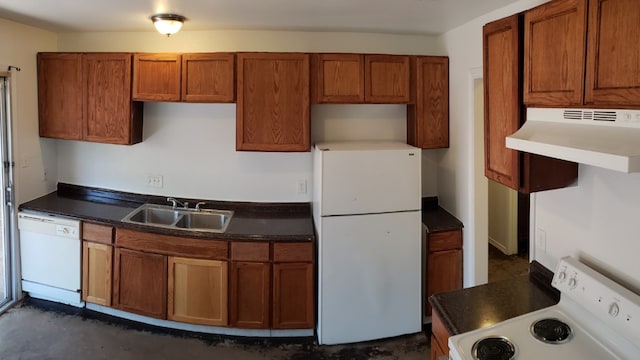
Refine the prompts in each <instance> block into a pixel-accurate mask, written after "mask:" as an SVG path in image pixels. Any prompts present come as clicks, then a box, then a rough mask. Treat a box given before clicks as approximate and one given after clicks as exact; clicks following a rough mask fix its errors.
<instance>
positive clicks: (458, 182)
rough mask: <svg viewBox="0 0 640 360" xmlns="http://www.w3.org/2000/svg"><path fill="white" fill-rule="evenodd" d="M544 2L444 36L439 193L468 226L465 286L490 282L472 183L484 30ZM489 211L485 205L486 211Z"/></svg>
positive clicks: (521, 4)
mask: <svg viewBox="0 0 640 360" xmlns="http://www.w3.org/2000/svg"><path fill="white" fill-rule="evenodd" d="M544 2H546V0H520V1H517V2H514V3H513V4H511V5H509V6H506V7H504V8H501V9H498V10H496V11H493V12H491V13H488V14H485V15H483V16H481V17H478V18H476V19H474V20H472V21H470V22H468V23H466V24H464V25H462V26H460V27H458V28H456V29H454V30H451V31H449V32H447V33H445V34H443V35H442V36H441V39H440V40H441V41H442V43H443V44H444V45H443V46H444V48H445V53H446V54H447V55H448V56H449V72H450V77H449V93H450V94H451V103H450V105H449V109H450V112H449V114H450V122H451V124H450V129H451V148H450V149H449V151H443V152H441V153H440V154H439V161H438V170H437V171H438V194H439V196H440V199H441V200H440V202H441V205H442V206H443V207H444V208H446V209H447V210H449V211H450V212H451V213H452V214H454V215H455V216H456V217H458V218H459V219H460V220H461V221H462V223H463V224H464V232H463V241H464V243H463V253H464V273H463V277H464V286H473V285H477V284H482V283H485V282H487V256H488V255H487V240H486V237H483V238H478V237H477V236H476V231H475V227H476V224H475V222H476V220H475V207H476V194H475V191H476V190H475V185H474V179H475V176H474V165H473V161H474V157H475V153H476V151H475V147H474V142H475V139H474V123H473V121H474V114H473V78H474V76H475V73H476V72H477V69H478V68H482V26H484V24H486V23H488V22H491V21H493V20H497V19H500V18H503V17H506V16H509V15H512V14H515V13H518V12H521V11H523V10H526V9H529V8H532V7H534V6H536V5H539V4H541V3H544ZM485 208H486V207H485Z"/></svg>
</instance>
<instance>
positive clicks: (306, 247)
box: [273, 243, 313, 262]
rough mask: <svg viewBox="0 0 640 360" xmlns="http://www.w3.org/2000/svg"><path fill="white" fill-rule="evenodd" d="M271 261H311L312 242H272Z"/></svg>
mask: <svg viewBox="0 0 640 360" xmlns="http://www.w3.org/2000/svg"><path fill="white" fill-rule="evenodd" d="M273 261H274V262H296V261H304V262H312V261H313V244H312V243H274V244H273Z"/></svg>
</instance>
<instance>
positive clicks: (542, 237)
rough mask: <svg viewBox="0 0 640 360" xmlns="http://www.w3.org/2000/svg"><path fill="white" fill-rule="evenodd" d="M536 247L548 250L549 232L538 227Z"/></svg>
mask: <svg viewBox="0 0 640 360" xmlns="http://www.w3.org/2000/svg"><path fill="white" fill-rule="evenodd" d="M536 248H538V249H540V250H542V252H547V232H546V231H544V230H542V229H540V228H536Z"/></svg>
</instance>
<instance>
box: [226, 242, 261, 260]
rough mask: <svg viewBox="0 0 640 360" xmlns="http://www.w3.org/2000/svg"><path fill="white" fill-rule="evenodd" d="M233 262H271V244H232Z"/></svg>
mask: <svg viewBox="0 0 640 360" xmlns="http://www.w3.org/2000/svg"><path fill="white" fill-rule="evenodd" d="M231 260H236V261H269V242H232V243H231Z"/></svg>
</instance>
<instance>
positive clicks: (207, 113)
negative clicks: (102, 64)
mask: <svg viewBox="0 0 640 360" xmlns="http://www.w3.org/2000/svg"><path fill="white" fill-rule="evenodd" d="M58 50H59V51H131V52H145V51H146V52H153V51H158V52H165V51H174V52H188V51H194V52H197V51H287V52H295V51H300V52H332V51H335V52H360V53H390V54H395V53H397V54H430V55H441V54H442V50H441V49H440V47H439V46H438V42H437V40H436V38H435V37H431V36H409V35H384V34H358V33H329V32H326V33H325V32H281V31H193V32H188V31H183V32H180V33H178V34H176V35H173V36H171V37H170V38H167V37H164V36H162V35H160V34H158V33H156V32H143V33H69V34H60V35H59V48H58ZM144 107H145V108H144V131H143V135H144V141H143V142H142V143H140V144H137V145H134V146H118V145H105V144H93V143H86V142H75V141H56V142H57V145H58V149H59V156H58V170H59V181H61V182H68V183H73V184H79V185H88V186H98V187H106V188H110V189H116V190H124V191H131V192H141V193H150V194H158V195H172V196H183V197H196V198H205V199H216V200H237V201H293V202H296V201H301V202H304V201H310V200H311V185H312V184H311V180H312V176H311V172H312V168H311V154H310V153H258V152H236V151H235V104H176V103H151V102H149V103H145V105H144ZM311 119H312V121H311V128H312V141H314V142H316V141H331V140H357V139H384V140H398V141H406V106H400V105H313V106H312V109H311ZM423 156H424V158H425V160H424V161H423V174H424V175H423V178H424V179H425V180H424V182H423V195H424V196H434V195H437V189H436V187H437V179H436V178H435V174H436V166H437V164H436V161H435V159H434V155H433V154H432V151H428V150H425V151H423ZM148 175H162V176H163V182H164V186H163V188H161V189H158V188H150V187H147V186H146V179H147V176H148ZM298 180H306V181H307V182H308V186H307V188H308V189H309V191H308V192H307V194H298V193H297V191H296V183H297V181H298Z"/></svg>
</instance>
